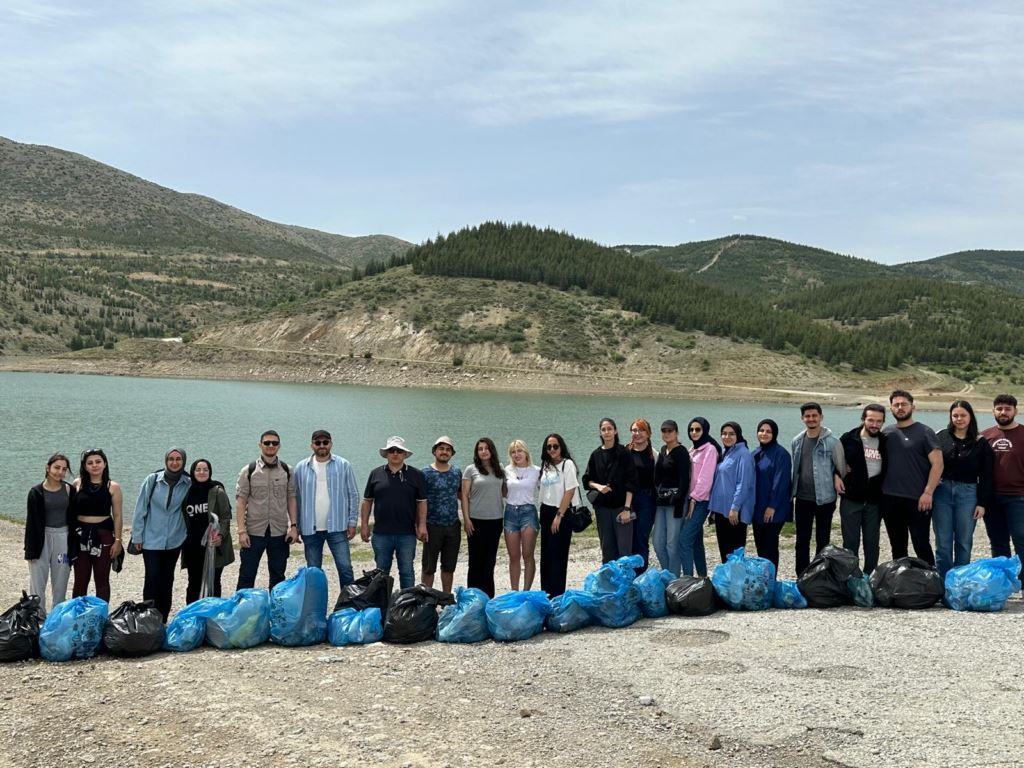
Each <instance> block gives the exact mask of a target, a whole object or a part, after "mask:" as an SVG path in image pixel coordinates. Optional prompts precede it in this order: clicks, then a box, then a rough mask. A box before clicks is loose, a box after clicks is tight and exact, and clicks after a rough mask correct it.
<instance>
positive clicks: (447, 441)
mask: <svg viewBox="0 0 1024 768" xmlns="http://www.w3.org/2000/svg"><path fill="white" fill-rule="evenodd" d="M439 445H447V446H448V447H449V448H451V449H452V456H454V455H455V443H453V442H452V439H451V438H450V437H448V435H441V436H440V437H439V438H437V440H435V441H434V444H433V445H432V446H430V452H431V453H433V452H434V451H435V450H436V449H437V446H439Z"/></svg>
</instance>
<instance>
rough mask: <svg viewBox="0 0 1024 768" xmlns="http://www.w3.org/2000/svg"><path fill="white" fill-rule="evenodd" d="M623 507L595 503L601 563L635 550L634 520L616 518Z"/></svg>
mask: <svg viewBox="0 0 1024 768" xmlns="http://www.w3.org/2000/svg"><path fill="white" fill-rule="evenodd" d="M621 513H622V507H602V506H599V505H597V504H595V505H594V520H595V521H596V522H597V537H598V539H600V541H601V563H602V564H604V563H610V562H611V561H612V560H618V559H619V558H620V557H626V556H627V555H630V554H632V552H633V521H630V522H628V523H620V522H619V521H618V520H617V519H616V518H618V516H619V515H620V514H621Z"/></svg>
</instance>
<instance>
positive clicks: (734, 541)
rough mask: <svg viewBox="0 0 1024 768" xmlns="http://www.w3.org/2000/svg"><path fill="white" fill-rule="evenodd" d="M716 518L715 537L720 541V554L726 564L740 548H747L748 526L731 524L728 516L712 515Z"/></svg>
mask: <svg viewBox="0 0 1024 768" xmlns="http://www.w3.org/2000/svg"><path fill="white" fill-rule="evenodd" d="M711 516H712V517H713V518H715V537H716V538H717V539H718V554H719V555H720V556H721V558H722V562H723V563H724V562H725V561H726V559H727V558H728V557H729V555H731V554H732V553H733V552H735V551H736V550H737V549H739V548H740V547H746V546H747V524H746V523H736V525H733V524H732V523H730V522H729V517H728V515H715V514H712V515H711Z"/></svg>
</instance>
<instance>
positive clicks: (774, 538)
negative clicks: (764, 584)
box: [753, 523, 783, 574]
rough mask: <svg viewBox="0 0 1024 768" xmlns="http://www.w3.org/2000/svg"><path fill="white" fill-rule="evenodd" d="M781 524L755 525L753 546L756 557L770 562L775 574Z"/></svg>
mask: <svg viewBox="0 0 1024 768" xmlns="http://www.w3.org/2000/svg"><path fill="white" fill-rule="evenodd" d="M782 526H783V523H755V524H754V525H753V528H754V544H755V546H756V547H757V556H758V557H763V558H764V559H765V560H770V561H771V562H772V563H773V564H774V565H775V573H776V574H778V572H779V534H780V533H782Z"/></svg>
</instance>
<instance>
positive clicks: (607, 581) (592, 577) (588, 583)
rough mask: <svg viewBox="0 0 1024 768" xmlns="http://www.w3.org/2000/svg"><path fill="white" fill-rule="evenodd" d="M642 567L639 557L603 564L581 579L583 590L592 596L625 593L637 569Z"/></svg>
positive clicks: (630, 556)
mask: <svg viewBox="0 0 1024 768" xmlns="http://www.w3.org/2000/svg"><path fill="white" fill-rule="evenodd" d="M643 567H644V559H643V558H642V557H640V555H627V556H626V557H620V558H619V559H618V560H612V561H611V562H610V563H605V564H604V565H602V566H601V567H600V568H598V569H597V570H596V571H593V572H592V573H588V574H587V576H586V578H584V579H583V589H584V591H586V592H589V593H590V594H592V595H601V594H612V593H618V592H623V591H625V589H626V587H628V586H630V585H631V584H632V583H633V579H634V578H635V577H636V570H637V568H643Z"/></svg>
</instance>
